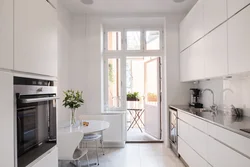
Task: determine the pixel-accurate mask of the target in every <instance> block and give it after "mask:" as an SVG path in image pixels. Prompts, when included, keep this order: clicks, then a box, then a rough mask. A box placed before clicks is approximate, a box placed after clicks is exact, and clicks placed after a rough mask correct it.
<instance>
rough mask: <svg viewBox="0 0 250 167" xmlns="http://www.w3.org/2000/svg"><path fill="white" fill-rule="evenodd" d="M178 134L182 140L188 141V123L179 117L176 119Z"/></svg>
mask: <svg viewBox="0 0 250 167" xmlns="http://www.w3.org/2000/svg"><path fill="white" fill-rule="evenodd" d="M178 136H179V137H180V138H182V140H184V141H185V142H186V143H189V140H190V134H189V125H188V124H187V123H186V122H183V121H182V120H180V119H178Z"/></svg>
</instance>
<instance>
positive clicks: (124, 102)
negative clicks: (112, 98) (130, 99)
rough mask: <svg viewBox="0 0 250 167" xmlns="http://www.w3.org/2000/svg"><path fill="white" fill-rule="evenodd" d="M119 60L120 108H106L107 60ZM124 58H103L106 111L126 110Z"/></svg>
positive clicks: (118, 56)
mask: <svg viewBox="0 0 250 167" xmlns="http://www.w3.org/2000/svg"><path fill="white" fill-rule="evenodd" d="M112 58H113V59H120V63H121V64H120V68H121V69H120V71H121V74H120V75H121V83H120V84H121V107H112V108H110V107H108V95H109V94H108V70H109V69H108V59H112ZM126 97H127V95H126V56H122V55H108V56H105V57H104V106H107V107H105V110H108V111H124V110H126V100H127V99H126Z"/></svg>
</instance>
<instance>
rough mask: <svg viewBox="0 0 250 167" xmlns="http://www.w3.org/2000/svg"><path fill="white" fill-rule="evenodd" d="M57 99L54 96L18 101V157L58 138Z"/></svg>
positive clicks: (27, 97) (27, 98)
mask: <svg viewBox="0 0 250 167" xmlns="http://www.w3.org/2000/svg"><path fill="white" fill-rule="evenodd" d="M56 99H57V98H56V97H54V96H53V95H39V96H35V95H33V96H30V95H29V96H20V97H19V98H18V99H17V147H18V148H17V149H18V156H21V155H23V154H24V153H25V152H28V151H29V150H31V149H33V148H35V147H38V146H40V145H42V144H43V143H44V142H46V141H48V140H49V139H51V138H53V137H51V136H54V138H55V137H56ZM54 115H55V116H54Z"/></svg>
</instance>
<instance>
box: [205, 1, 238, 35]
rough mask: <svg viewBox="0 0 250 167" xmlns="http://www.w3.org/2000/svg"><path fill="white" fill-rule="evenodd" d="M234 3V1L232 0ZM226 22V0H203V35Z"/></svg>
mask: <svg viewBox="0 0 250 167" xmlns="http://www.w3.org/2000/svg"><path fill="white" fill-rule="evenodd" d="M234 1H235V0H234ZM226 20H227V0H204V31H205V34H207V33H208V32H210V31H211V30H213V29H214V28H215V27H217V26H218V25H220V24H221V23H223V22H224V21H226Z"/></svg>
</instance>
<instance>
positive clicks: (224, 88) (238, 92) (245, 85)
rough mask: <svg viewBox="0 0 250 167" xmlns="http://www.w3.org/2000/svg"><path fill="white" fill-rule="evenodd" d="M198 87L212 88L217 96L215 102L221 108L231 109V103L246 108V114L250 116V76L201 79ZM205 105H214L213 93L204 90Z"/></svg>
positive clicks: (202, 99) (203, 100)
mask: <svg viewBox="0 0 250 167" xmlns="http://www.w3.org/2000/svg"><path fill="white" fill-rule="evenodd" d="M196 87H198V88H200V89H202V90H203V89H206V88H209V89H212V90H213V92H214V96H215V104H217V105H218V106H219V109H221V110H224V111H230V109H231V105H234V106H235V107H238V108H243V109H244V115H245V116H250V77H237V78H235V77H233V78H231V79H226V80H223V79H213V80H209V81H201V82H200V83H199V84H197V85H196ZM201 102H202V103H203V104H204V107H206V108H209V106H211V105H212V94H211V93H210V92H204V93H203V95H202V98H201Z"/></svg>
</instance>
